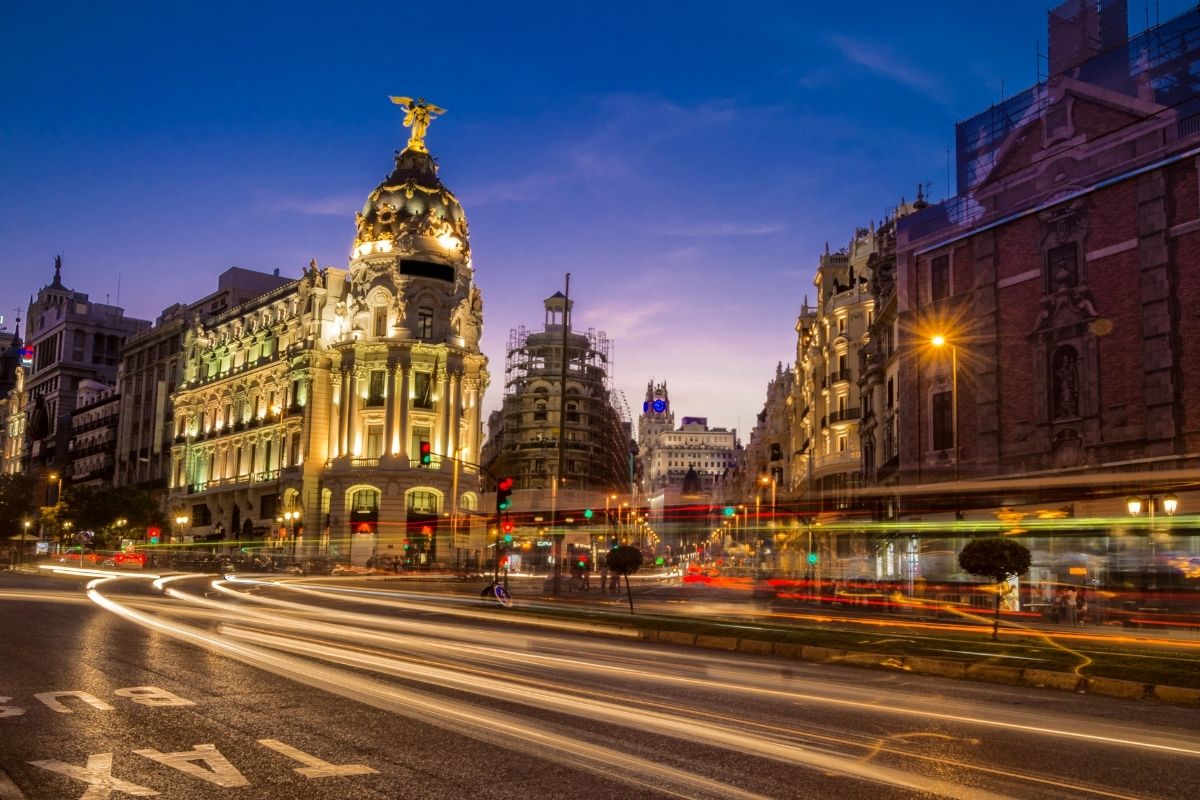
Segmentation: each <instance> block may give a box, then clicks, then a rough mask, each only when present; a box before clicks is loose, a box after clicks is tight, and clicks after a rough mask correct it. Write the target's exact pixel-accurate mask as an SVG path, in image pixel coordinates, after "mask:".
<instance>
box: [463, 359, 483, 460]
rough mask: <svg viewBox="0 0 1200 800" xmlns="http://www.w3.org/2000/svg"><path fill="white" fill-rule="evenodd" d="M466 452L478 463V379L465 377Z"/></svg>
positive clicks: (468, 456)
mask: <svg viewBox="0 0 1200 800" xmlns="http://www.w3.org/2000/svg"><path fill="white" fill-rule="evenodd" d="M466 383H467V453H468V455H467V456H465V458H467V459H468V460H470V461H473V462H475V463H476V464H478V463H479V460H480V459H479V380H478V379H477V378H467V380H466Z"/></svg>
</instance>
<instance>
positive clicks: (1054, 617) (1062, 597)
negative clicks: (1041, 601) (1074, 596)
mask: <svg viewBox="0 0 1200 800" xmlns="http://www.w3.org/2000/svg"><path fill="white" fill-rule="evenodd" d="M1066 611H1067V591H1066V589H1064V588H1063V587H1061V586H1059V587H1058V588H1057V589H1055V590H1054V601H1053V605H1052V606H1051V607H1050V620H1051V621H1052V622H1062V621H1063V617H1064V615H1065V614H1066Z"/></svg>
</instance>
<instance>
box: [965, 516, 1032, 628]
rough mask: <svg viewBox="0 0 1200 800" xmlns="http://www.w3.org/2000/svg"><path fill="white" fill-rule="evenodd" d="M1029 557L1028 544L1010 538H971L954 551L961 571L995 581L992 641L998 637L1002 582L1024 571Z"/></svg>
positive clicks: (1029, 559)
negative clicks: (960, 549) (958, 551)
mask: <svg viewBox="0 0 1200 800" xmlns="http://www.w3.org/2000/svg"><path fill="white" fill-rule="evenodd" d="M1031 561H1032V557H1031V556H1030V555H1029V548H1028V547H1026V546H1025V545H1023V544H1021V543H1020V542H1017V541H1013V540H1012V539H1001V538H994V539H973V540H972V541H970V542H967V546H966V547H964V548H963V549H962V551H961V552H960V553H959V554H958V565H959V566H960V567H962V569H963V570H964V571H966V572H969V573H971V574H972V575H978V576H980V577H981V578H988V579H989V580H991V581H993V582H995V583H996V584H997V586H996V611H995V616H994V618H993V621H992V641H998V640H999V639H1000V598H1001V594H1002V593H1003V589H1004V586H1005V585H1006V584H1007V583H1008V580H1009V579H1010V578H1012V577H1014V576H1018V575H1024V574H1025V573H1026V572H1028V571H1029V564H1030V562H1031Z"/></svg>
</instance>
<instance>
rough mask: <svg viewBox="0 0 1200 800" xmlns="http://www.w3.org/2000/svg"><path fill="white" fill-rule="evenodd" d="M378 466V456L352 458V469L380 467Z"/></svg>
mask: <svg viewBox="0 0 1200 800" xmlns="http://www.w3.org/2000/svg"><path fill="white" fill-rule="evenodd" d="M378 466H379V459H378V458H352V459H350V467H351V468H352V469H368V468H371V467H378Z"/></svg>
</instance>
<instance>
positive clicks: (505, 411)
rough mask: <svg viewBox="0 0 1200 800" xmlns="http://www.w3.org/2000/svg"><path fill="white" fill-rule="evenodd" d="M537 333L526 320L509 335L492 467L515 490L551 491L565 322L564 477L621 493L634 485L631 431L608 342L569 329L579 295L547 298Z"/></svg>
mask: <svg viewBox="0 0 1200 800" xmlns="http://www.w3.org/2000/svg"><path fill="white" fill-rule="evenodd" d="M544 305H545V310H546V316H545V323H544V325H543V327H542V330H541V331H539V332H528V331H526V330H525V328H524V326H522V327H519V328H516V329H514V330H513V331H512V332H511V333H510V335H509V339H508V357H507V361H506V363H505V370H504V389H505V395H504V400H503V407H502V409H501V411H500V412H499V413H498V414H493V415H492V418H491V419H490V420H489V428H490V430H489V442H488V456H487V458H488V460H489V462H490V463H491V464H492V465H493V466H492V471H493V472H496V473H497V474H499V473H501V472H503V473H504V474H505V475H507V476H511V477H512V478H513V480H514V482H515V484H516V488H517V489H550V488H551V487H552V486H553V484H554V475H555V470H556V469H557V464H558V432H559V429H560V422H559V403H560V398H561V397H562V395H561V394H560V388H561V381H562V351H563V326H564V325H565V326H566V328H567V335H566V340H567V386H566V397H565V408H566V420H565V424H564V425H563V426H562V427H563V428H564V429H565V436H566V439H565V442H564V457H563V472H562V476H563V482H562V484H561V487H562V488H563V489H566V490H590V491H602V492H624V491H627V490H628V487H629V434H628V428H627V426H626V424H624V423H623V422H622V420H621V418H620V415H619V413H618V411H617V409H616V408H615V406H614V402H613V395H612V390H611V387H610V385H609V375H608V369H609V366H610V363H611V356H612V353H611V349H612V348H611V345H610V343H609V340H608V338H607V337H606V336H605V335H604V333H603V332H600V333H597V332H596V331H594V330H588V331H587V332H586V333H580V332H576V331H575V330H573V329H572V328H571V312H572V306H574V301H570V302H568V301H567V298H566V297H564V296H563V294H562V293H561V292H555V293H554V294H553V295H551V296H550V297H548V298H547V299H546V301H545V304H544Z"/></svg>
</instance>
